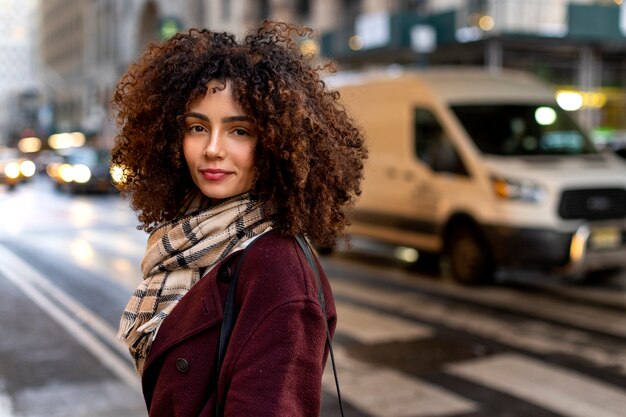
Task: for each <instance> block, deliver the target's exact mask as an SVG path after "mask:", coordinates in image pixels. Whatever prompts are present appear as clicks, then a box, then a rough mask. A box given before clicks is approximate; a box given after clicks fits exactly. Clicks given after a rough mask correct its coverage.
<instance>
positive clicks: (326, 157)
mask: <svg viewBox="0 0 626 417" xmlns="http://www.w3.org/2000/svg"><path fill="white" fill-rule="evenodd" d="M310 34H311V30H310V29H307V28H296V27H293V26H290V25H287V24H284V23H276V22H265V23H264V24H263V25H261V26H260V27H259V28H258V29H257V30H254V31H252V32H250V33H249V34H248V35H247V36H246V37H245V38H243V39H241V40H238V39H237V38H236V37H235V36H234V35H232V34H228V33H216V32H211V31H208V30H191V31H189V32H188V33H184V34H177V35H175V36H174V37H172V38H171V39H169V40H167V41H164V42H162V43H159V44H153V45H151V46H150V47H149V48H148V50H147V51H146V52H145V53H144V54H143V56H141V57H140V58H139V59H138V60H137V62H135V63H134V64H132V65H131V66H130V68H129V69H128V72H127V73H126V74H125V75H123V77H122V78H121V80H120V82H119V83H118V86H117V90H116V93H115V96H114V99H113V105H114V107H115V108H116V110H117V121H118V124H119V125H120V128H121V130H120V133H119V135H118V137H117V139H116V145H115V147H114V149H113V153H112V159H113V162H114V163H116V164H118V165H119V166H122V167H124V169H125V174H126V178H125V183H124V185H123V186H122V188H121V191H122V193H123V194H124V195H125V196H126V197H128V198H129V200H130V203H131V206H132V207H133V209H134V210H135V211H136V212H137V213H138V218H139V221H140V223H141V226H140V227H141V228H142V229H144V230H145V231H147V232H150V236H149V238H148V244H147V249H146V253H145V256H144V259H143V261H142V265H141V267H142V271H143V275H144V276H143V278H144V279H143V282H142V283H141V284H140V286H139V287H138V288H137V290H136V291H135V292H134V294H133V296H132V298H131V300H130V301H129V302H128V305H127V307H126V309H125V311H124V313H123V316H122V319H121V323H120V331H119V336H120V338H122V339H123V340H124V341H125V342H126V343H127V344H128V345H129V348H130V351H131V354H132V356H133V358H134V360H135V364H136V367H137V370H138V371H139V373H140V374H141V376H142V385H143V392H144V396H145V400H146V404H147V407H148V410H149V414H150V416H151V417H155V416H168V417H171V416H214V415H215V414H216V413H223V415H225V416H317V415H319V411H320V397H321V378H322V372H323V369H324V364H325V361H326V357H327V354H328V346H327V345H326V339H327V326H328V329H329V330H330V334H332V332H333V330H334V328H335V322H336V312H335V306H334V302H333V298H332V293H331V290H330V286H329V283H328V280H327V278H326V276H325V275H324V273H323V271H322V270H321V269H320V271H319V279H320V280H321V287H322V290H323V291H322V292H323V295H324V299H325V310H326V311H325V313H326V318H325V315H324V311H323V309H322V308H321V306H320V304H322V303H320V301H319V299H318V296H317V289H318V286H317V282H316V278H315V273H314V271H313V268H311V267H310V265H309V263H307V257H306V254H305V251H303V249H302V248H303V247H304V246H300V245H299V244H298V242H297V240H296V237H299V236H305V237H306V238H308V239H309V240H310V241H312V242H313V243H315V244H317V245H319V246H324V247H326V246H330V245H332V244H333V243H334V242H335V239H336V238H337V236H338V234H339V233H340V232H341V231H342V229H343V228H344V226H345V225H346V223H347V219H346V215H345V210H346V208H347V207H348V206H350V205H351V203H353V201H354V199H355V198H356V197H357V196H358V195H359V193H360V181H361V178H362V169H363V159H364V158H365V157H366V150H365V147H364V141H363V137H362V135H361V133H360V131H359V130H358V129H357V128H356V127H355V125H354V124H353V122H352V120H351V119H350V117H349V116H348V115H347V114H346V112H345V110H344V108H343V106H342V105H341V104H340V102H339V95H338V94H337V93H336V92H333V91H330V90H329V89H328V88H327V87H326V85H325V84H324V82H323V81H322V80H321V79H320V72H321V71H322V70H325V69H329V68H328V67H329V66H328V65H327V66H324V67H318V66H317V65H316V64H315V63H314V62H315V58H314V57H313V56H310V55H303V53H302V52H301V50H300V49H299V46H298V41H299V40H301V38H302V37H304V36H308V35H310ZM243 254H245V259H244V260H243V261H242V258H244V255H243ZM315 266H317V267H319V264H318V263H317V261H315ZM235 276H240V278H239V280H238V284H237V286H236V293H235V297H234V300H235V304H234V305H235V306H236V307H235V308H236V313H237V316H236V320H235V322H234V323H235V324H234V328H233V330H232V334H231V336H230V342H229V343H228V345H227V348H226V350H225V355H224V358H223V364H222V365H221V370H220V369H218V352H219V346H218V344H220V334H224V332H223V331H222V330H221V327H222V325H223V323H222V318H223V317H224V314H225V313H224V305H225V304H228V303H229V302H230V301H229V297H228V296H227V293H228V291H229V288H231V281H233V280H235ZM232 288H235V287H232ZM227 310H228V309H227ZM216 402H217V403H216ZM216 404H219V407H220V408H217V407H216Z"/></svg>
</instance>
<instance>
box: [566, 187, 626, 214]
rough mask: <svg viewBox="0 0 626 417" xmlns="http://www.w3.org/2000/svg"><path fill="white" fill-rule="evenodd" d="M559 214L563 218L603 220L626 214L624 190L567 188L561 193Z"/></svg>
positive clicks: (625, 194)
mask: <svg viewBox="0 0 626 417" xmlns="http://www.w3.org/2000/svg"><path fill="white" fill-rule="evenodd" d="M559 216H561V218H563V219H585V220H604V219H618V218H623V217H625V216H626V190H625V189H623V188H600V189H588V190H567V191H564V192H563V194H562V195H561V202H560V204H559Z"/></svg>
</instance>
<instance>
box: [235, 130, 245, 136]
mask: <svg viewBox="0 0 626 417" xmlns="http://www.w3.org/2000/svg"><path fill="white" fill-rule="evenodd" d="M233 132H234V133H235V135H237V136H246V135H247V134H248V131H247V130H246V129H235V130H234V131H233Z"/></svg>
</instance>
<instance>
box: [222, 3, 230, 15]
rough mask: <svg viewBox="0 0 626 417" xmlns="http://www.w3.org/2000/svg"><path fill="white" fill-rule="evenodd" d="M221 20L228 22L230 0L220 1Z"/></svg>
mask: <svg viewBox="0 0 626 417" xmlns="http://www.w3.org/2000/svg"><path fill="white" fill-rule="evenodd" d="M222 19H224V20H230V0H222Z"/></svg>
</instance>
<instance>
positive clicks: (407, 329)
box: [336, 301, 433, 344]
mask: <svg viewBox="0 0 626 417" xmlns="http://www.w3.org/2000/svg"><path fill="white" fill-rule="evenodd" d="M336 308H337V317H338V320H337V332H340V333H342V334H345V335H348V336H350V337H352V338H353V339H355V340H357V341H359V342H361V343H366V344H368V343H369V344H371V343H383V342H389V341H394V340H398V341H401V340H411V339H416V338H424V337H430V336H431V335H432V333H433V332H432V329H431V328H430V327H428V326H422V325H419V324H416V323H413V322H411V321H409V320H403V319H399V318H396V317H394V316H391V315H389V314H383V313H378V312H374V311H372V310H369V309H366V308H362V307H358V306H355V305H353V304H349V303H343V302H339V301H338V302H336Z"/></svg>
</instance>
